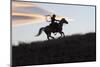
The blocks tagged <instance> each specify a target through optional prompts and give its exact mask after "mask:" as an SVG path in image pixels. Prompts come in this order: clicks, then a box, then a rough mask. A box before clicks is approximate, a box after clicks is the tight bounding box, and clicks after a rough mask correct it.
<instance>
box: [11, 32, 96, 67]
mask: <svg viewBox="0 0 100 67" xmlns="http://www.w3.org/2000/svg"><path fill="white" fill-rule="evenodd" d="M89 61H96V34H95V33H88V34H85V35H72V36H66V37H65V38H62V39H56V40H50V41H42V42H32V43H20V44H19V46H12V65H13V66H25V65H42V64H56V63H72V62H89Z"/></svg>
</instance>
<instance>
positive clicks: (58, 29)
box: [36, 18, 68, 40]
mask: <svg viewBox="0 0 100 67" xmlns="http://www.w3.org/2000/svg"><path fill="white" fill-rule="evenodd" d="M63 23H66V24H68V21H67V20H65V18H62V19H61V20H60V21H59V23H55V24H54V26H55V25H56V28H55V29H54V27H51V25H48V26H46V27H42V28H40V30H39V33H38V34H37V35H36V36H39V35H40V34H41V33H42V31H44V32H45V33H46V35H47V38H48V40H49V39H50V38H49V37H51V38H52V39H54V37H53V36H51V33H60V34H61V36H60V38H61V37H63V36H65V34H64V32H62V27H63Z"/></svg>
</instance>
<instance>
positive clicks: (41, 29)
mask: <svg viewBox="0 0 100 67" xmlns="http://www.w3.org/2000/svg"><path fill="white" fill-rule="evenodd" d="M43 30H44V27H42V28H40V30H39V32H38V34H37V35H36V36H39V35H40V34H41V33H42V31H43Z"/></svg>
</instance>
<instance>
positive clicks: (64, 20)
mask: <svg viewBox="0 0 100 67" xmlns="http://www.w3.org/2000/svg"><path fill="white" fill-rule="evenodd" d="M60 23H66V24H68V21H67V20H66V19H65V18H62V19H61V20H60Z"/></svg>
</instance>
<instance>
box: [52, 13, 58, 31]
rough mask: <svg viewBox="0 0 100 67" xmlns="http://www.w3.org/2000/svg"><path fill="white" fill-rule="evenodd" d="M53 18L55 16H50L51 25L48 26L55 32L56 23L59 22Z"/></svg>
mask: <svg viewBox="0 0 100 67" xmlns="http://www.w3.org/2000/svg"><path fill="white" fill-rule="evenodd" d="M55 18H56V15H55V14H53V15H52V16H51V24H50V26H51V27H52V28H53V29H55V30H56V29H57V27H58V24H57V21H59V20H56V19H55Z"/></svg>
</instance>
